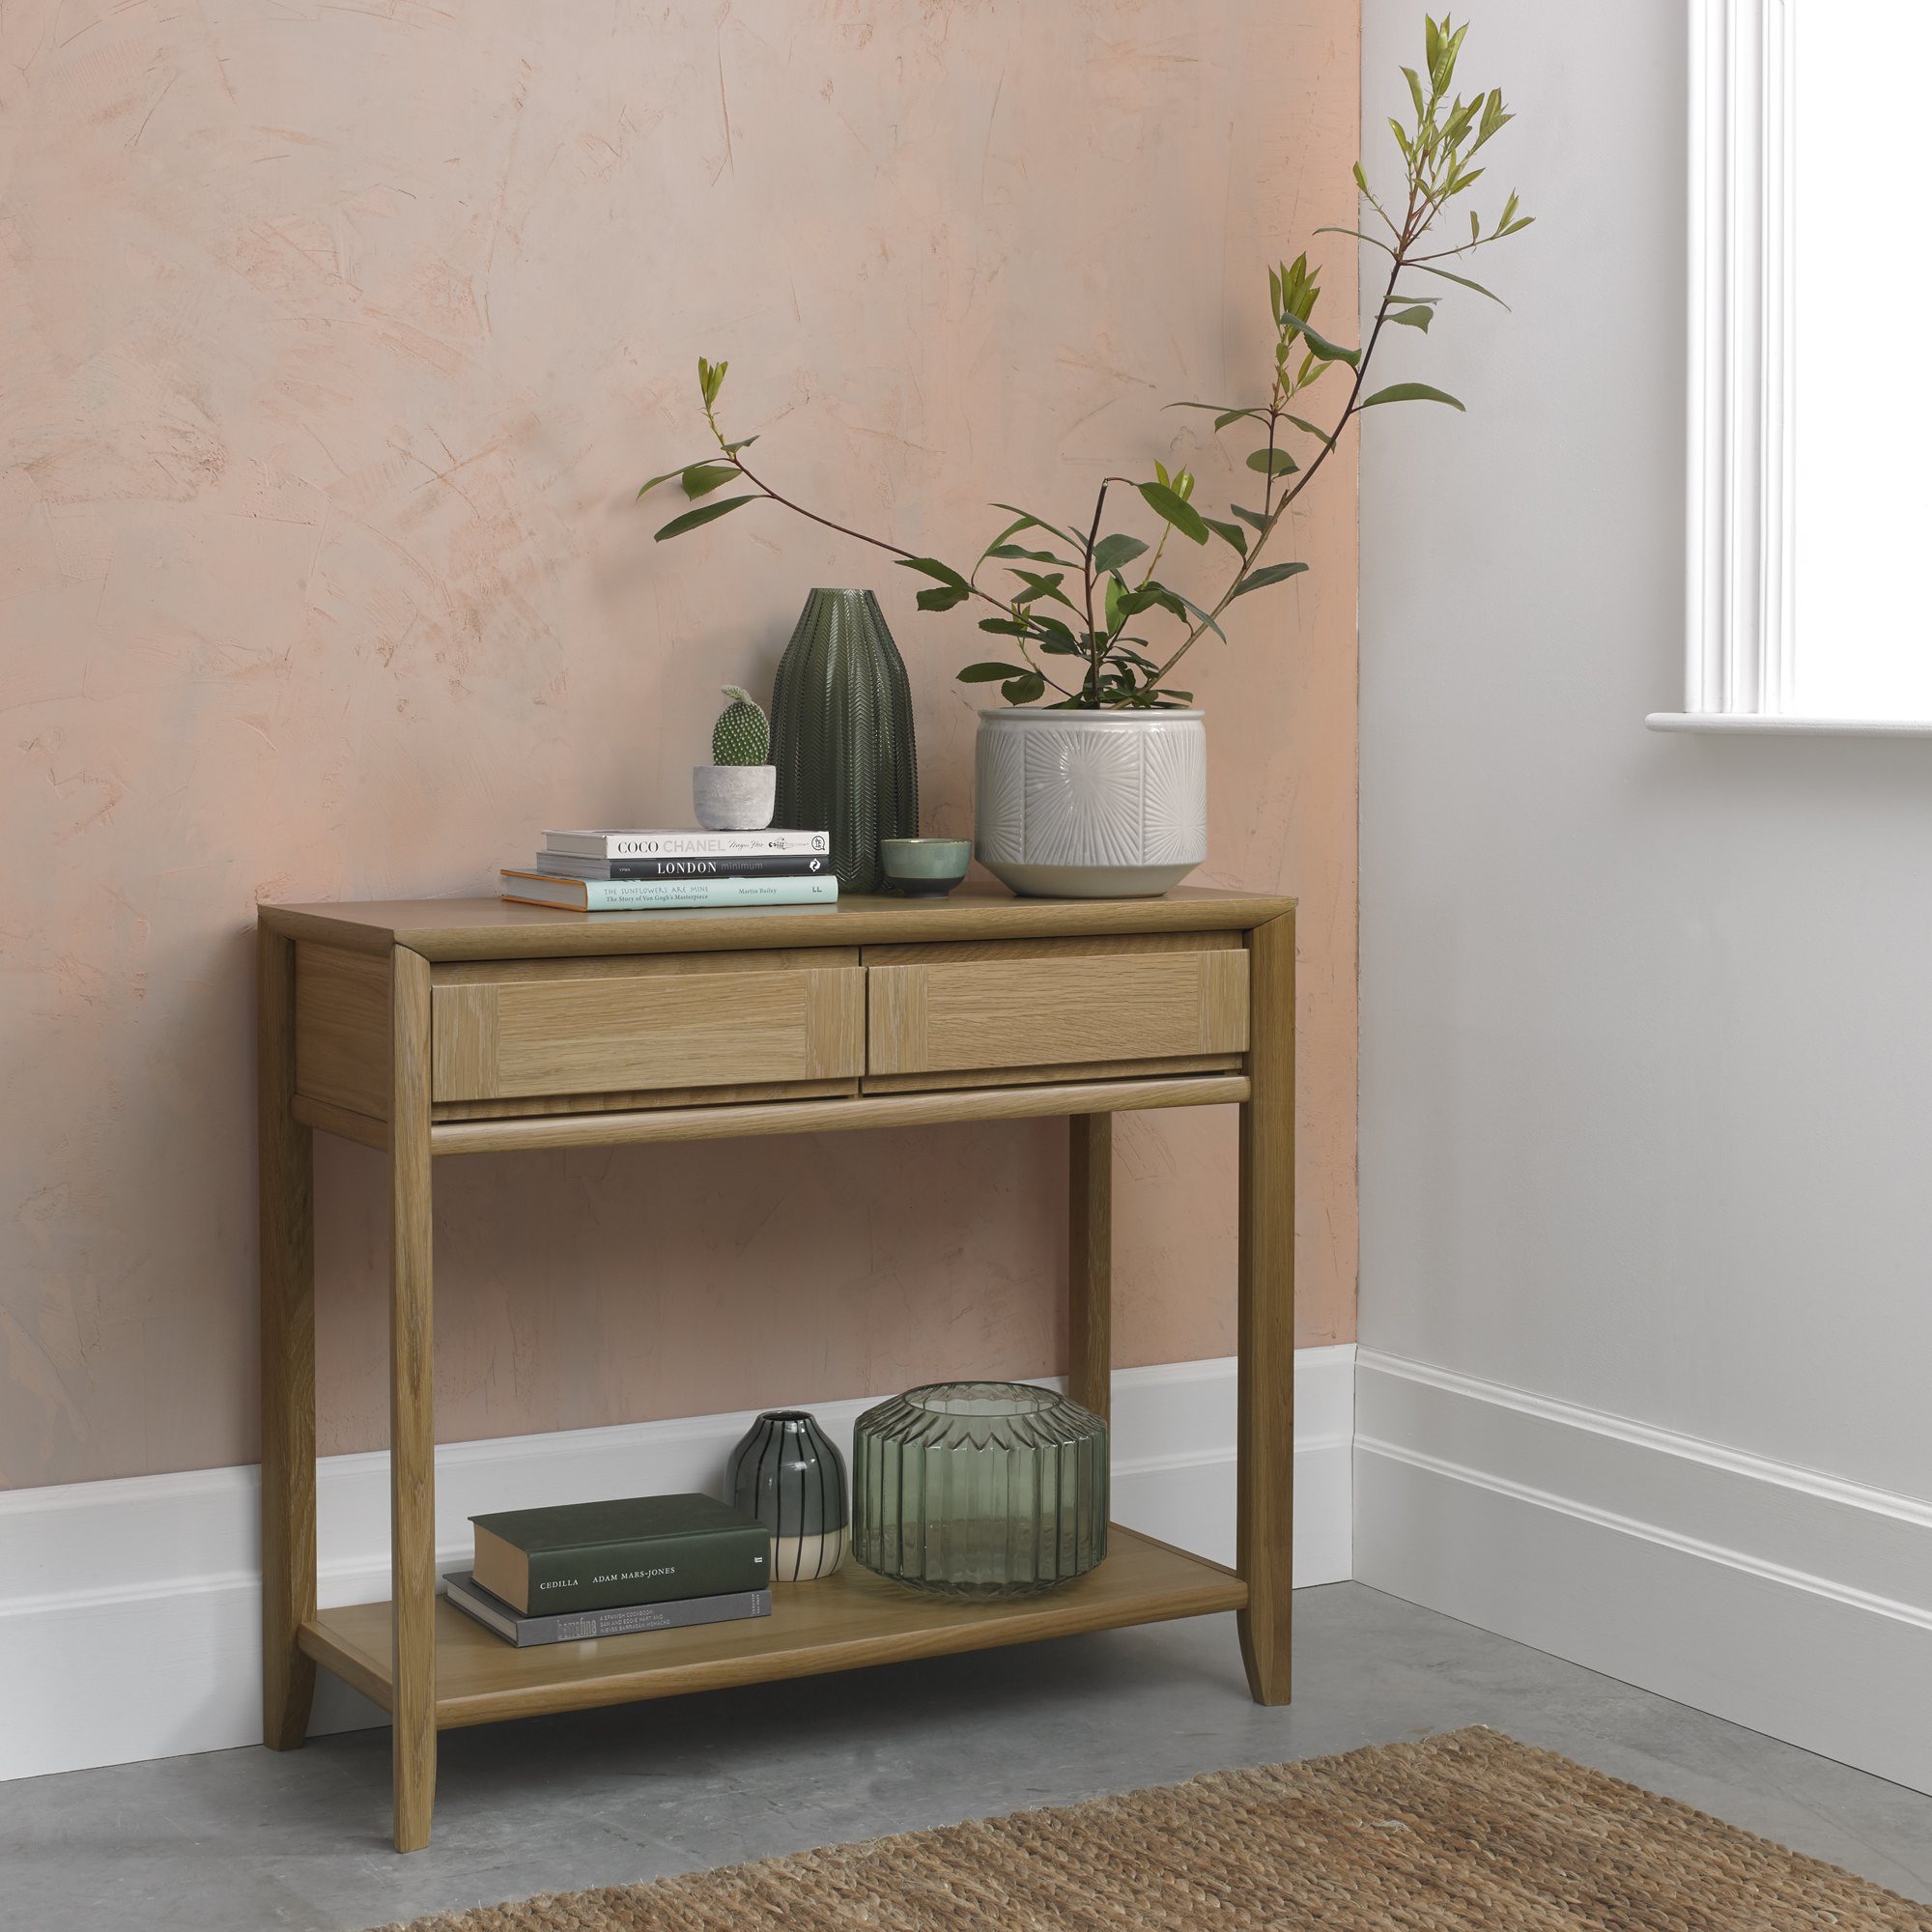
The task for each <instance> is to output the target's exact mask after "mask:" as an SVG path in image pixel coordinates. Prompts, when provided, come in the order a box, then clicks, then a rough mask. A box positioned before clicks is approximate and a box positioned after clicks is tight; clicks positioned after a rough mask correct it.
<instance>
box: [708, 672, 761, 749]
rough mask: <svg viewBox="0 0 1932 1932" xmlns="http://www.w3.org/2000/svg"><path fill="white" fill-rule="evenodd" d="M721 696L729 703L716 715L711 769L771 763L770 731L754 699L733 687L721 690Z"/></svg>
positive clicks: (747, 692) (741, 689)
mask: <svg viewBox="0 0 1932 1932" xmlns="http://www.w3.org/2000/svg"><path fill="white" fill-rule="evenodd" d="M725 696H726V697H728V698H729V699H730V700H731V702H730V703H729V704H727V705H726V706H725V709H724V710H723V711H721V712H720V713H719V714H718V722H717V724H715V725H712V727H711V762H712V763H713V764H714V765H763V764H768V763H770V761H771V755H772V727H771V724H770V722H769V721H768V720H767V719H766V717H765V714H764V711H763V709H762V708H761V707H760V706H759V704H758V701H757V699H756V698H754V697H753V696H752V694H751V693H750V692H749V691H746V690H745V689H743V687H742V686H739V685H735V684H727V685H725Z"/></svg>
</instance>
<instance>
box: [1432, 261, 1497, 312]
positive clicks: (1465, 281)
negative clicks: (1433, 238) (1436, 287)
mask: <svg viewBox="0 0 1932 1932" xmlns="http://www.w3.org/2000/svg"><path fill="white" fill-rule="evenodd" d="M1409 267H1410V268H1412V269H1420V270H1422V272H1423V273H1424V274H1425V275H1440V276H1441V277H1442V279H1443V280H1444V281H1445V282H1455V283H1456V284H1457V285H1458V286H1459V287H1462V288H1465V289H1474V290H1475V292H1476V293H1477V294H1478V295H1479V296H1488V297H1489V298H1490V299H1491V300H1492V302H1495V303H1497V304H1498V305H1499V306H1500V307H1502V308H1508V307H1509V303H1508V302H1506V301H1504V300H1503V298H1502V297H1501V296H1499V295H1497V294H1496V292H1495V290H1493V289H1486V288H1485V287H1484V286H1483V285H1482V283H1481V282H1472V281H1471V280H1470V279H1469V278H1468V276H1467V275H1452V274H1451V273H1450V272H1449V270H1447V269H1436V268H1432V267H1431V266H1430V265H1429V264H1428V263H1427V262H1411V263H1410V264H1409Z"/></svg>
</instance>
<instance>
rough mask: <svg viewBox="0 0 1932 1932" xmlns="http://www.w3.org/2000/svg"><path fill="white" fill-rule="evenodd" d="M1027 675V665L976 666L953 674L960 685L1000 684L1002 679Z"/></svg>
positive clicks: (969, 666)
mask: <svg viewBox="0 0 1932 1932" xmlns="http://www.w3.org/2000/svg"><path fill="white" fill-rule="evenodd" d="M981 628H983V626H982V627H981ZM1026 674H1027V668H1026V666H1025V665H1003V664H976V665H968V666H967V667H966V668H965V669H964V670H961V671H955V672H953V679H954V681H955V682H956V683H959V684H998V683H999V682H1000V680H1001V679H1002V678H1009V677H1024V676H1026Z"/></svg>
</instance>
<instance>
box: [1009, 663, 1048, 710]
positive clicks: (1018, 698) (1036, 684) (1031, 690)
mask: <svg viewBox="0 0 1932 1932" xmlns="http://www.w3.org/2000/svg"><path fill="white" fill-rule="evenodd" d="M1000 696H1002V697H1004V698H1005V699H1006V700H1007V702H1008V703H1009V704H1031V703H1033V702H1034V700H1035V699H1036V698H1039V697H1044V696H1046V680H1045V678H1043V677H1041V676H1040V674H1039V672H1038V671H1037V670H1028V671H1022V672H1021V673H1020V674H1019V676H1018V677H1013V678H1009V679H1008V680H1007V682H1006V683H1005V684H1003V685H1001V687H1000Z"/></svg>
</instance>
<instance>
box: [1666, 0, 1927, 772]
mask: <svg viewBox="0 0 1932 1932" xmlns="http://www.w3.org/2000/svg"><path fill="white" fill-rule="evenodd" d="M1690 17H1691V28H1690V32H1691V46H1690V392H1689V403H1690V438H1689V448H1690V490H1689V512H1690V523H1689V537H1690V541H1689V545H1688V548H1687V566H1688V567H1687V579H1688V582H1687V611H1686V616H1687V632H1688V645H1689V652H1688V655H1689V663H1688V672H1687V689H1686V695H1685V706H1684V710H1683V711H1682V712H1670V713H1660V714H1658V715H1656V716H1654V717H1652V719H1651V720H1650V721H1649V722H1650V723H1651V724H1652V725H1655V726H1657V727H1658V728H1660V729H1666V730H1671V729H1675V730H1700V729H1701V730H1820V731H1871V732H1888V733H1903V734H1914V735H1917V734H1925V735H1932V577H1928V573H1927V570H1926V568H1925V560H1926V556H1927V554H1928V552H1932V483H1929V482H1928V474H1927V463H1928V461H1932V387H1927V386H1926V385H1924V384H1923V383H1922V381H1921V379H1920V378H1919V376H1918V374H1917V372H1916V368H1915V364H1916V362H1917V360H1918V357H1917V355H1915V350H1916V347H1917V340H1916V339H1917V338H1918V336H1919V335H1920V334H1921V333H1922V330H1923V327H1924V324H1923V320H1922V318H1923V317H1924V316H1925V315H1926V314H1927V313H1928V312H1932V310H1929V309H1928V302H1927V298H1928V296H1932V267H1928V265H1927V263H1926V262H1925V261H1924V260H1923V259H1921V256H1920V253H1919V251H1918V248H1917V245H1916V243H1910V242H1909V241H1908V240H1907V238H1908V237H1909V235H1910V233H1911V230H1912V222H1913V208H1912V206H1911V205H1910V203H1909V201H1908V196H1909V195H1911V194H1912V192H1913V190H1912V188H1911V184H1912V183H1913V182H1915V181H1916V179H1917V174H1918V169H1917V167H1916V165H1915V163H1916V162H1917V161H1918V149H1919V147H1920V146H1921V145H1922V139H1921V136H1920V134H1919V129H1920V128H1921V127H1922V125H1923V122H1922V115H1921V113H1920V112H1919V101H1918V90H1919V89H1920V88H1921V87H1922V84H1923V77H1924V75H1925V74H1926V73H1927V72H1932V9H1927V8H1925V7H1923V6H1920V5H1917V4H1908V3H1907V0H1693V4H1692V6H1691V9H1690Z"/></svg>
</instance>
